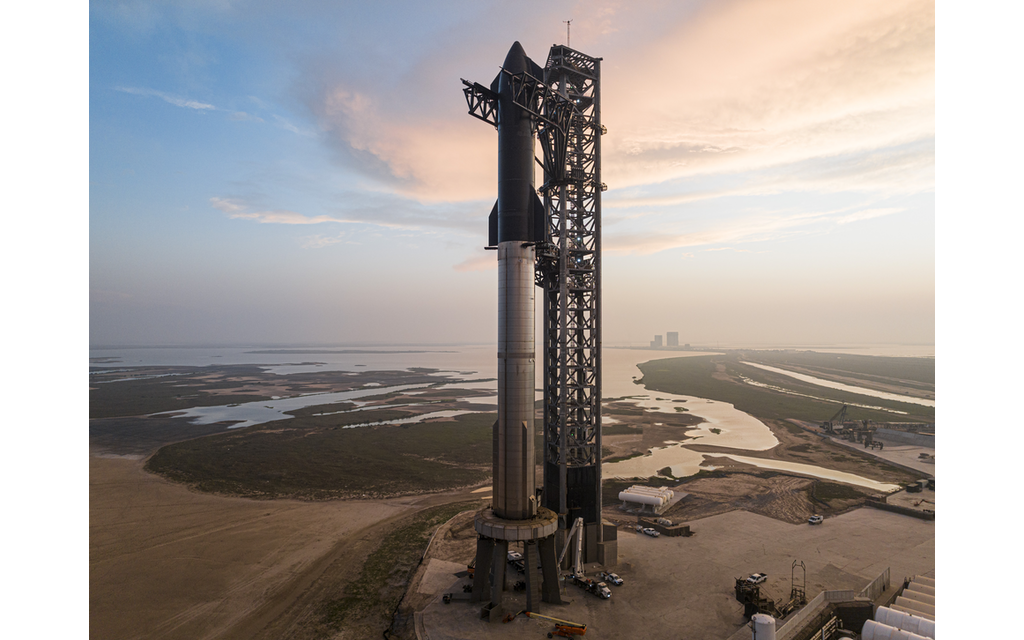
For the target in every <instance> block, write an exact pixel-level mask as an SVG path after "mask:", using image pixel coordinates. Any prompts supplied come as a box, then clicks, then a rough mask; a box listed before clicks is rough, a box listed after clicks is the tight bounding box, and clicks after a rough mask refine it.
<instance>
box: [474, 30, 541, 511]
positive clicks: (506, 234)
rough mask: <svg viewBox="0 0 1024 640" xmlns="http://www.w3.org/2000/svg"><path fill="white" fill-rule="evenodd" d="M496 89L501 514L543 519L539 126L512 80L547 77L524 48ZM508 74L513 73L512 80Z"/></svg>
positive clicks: (493, 226) (494, 221)
mask: <svg viewBox="0 0 1024 640" xmlns="http://www.w3.org/2000/svg"><path fill="white" fill-rule="evenodd" d="M502 69H503V71H502V72H501V73H499V74H498V76H497V77H496V78H495V79H494V82H492V83H491V91H492V92H494V93H496V94H497V95H498V118H497V120H498V200H497V202H496V203H495V204H494V208H493V209H492V210H491V214H490V217H489V218H488V240H489V242H488V244H489V245H490V246H491V247H492V248H494V247H496V248H497V251H498V421H497V423H496V424H495V426H494V434H493V438H494V443H493V444H494V452H493V456H494V460H493V463H494V490H493V494H492V499H493V502H492V505H493V509H494V514H495V515H496V516H498V517H499V518H504V519H507V520H527V519H530V518H533V517H534V516H535V515H536V514H537V507H538V504H537V494H536V478H535V464H536V454H535V451H534V412H535V409H534V398H535V393H534V387H535V378H534V371H535V368H536V345H535V341H534V318H535V304H534V297H535V296H534V261H535V247H534V244H535V243H536V242H539V241H543V240H544V235H545V218H544V206H543V204H541V202H540V199H539V198H538V197H537V192H536V190H535V189H534V164H535V159H534V158H535V152H534V141H535V135H534V122H533V119H532V118H531V116H530V114H529V113H528V112H526V111H525V110H523V109H522V108H520V107H519V106H517V105H516V104H515V102H514V101H513V98H512V95H513V87H512V83H511V80H510V75H509V74H519V73H522V72H524V71H525V72H527V73H529V74H530V75H532V76H534V77H535V78H542V77H543V70H542V69H541V68H540V67H539V66H538V65H537V64H536V63H535V62H533V61H532V60H530V58H529V57H527V55H526V52H525V51H523V47H522V45H520V44H519V42H516V43H515V44H513V45H512V48H510V49H509V51H508V55H507V56H505V62H504V64H503V65H502ZM506 72H507V73H506Z"/></svg>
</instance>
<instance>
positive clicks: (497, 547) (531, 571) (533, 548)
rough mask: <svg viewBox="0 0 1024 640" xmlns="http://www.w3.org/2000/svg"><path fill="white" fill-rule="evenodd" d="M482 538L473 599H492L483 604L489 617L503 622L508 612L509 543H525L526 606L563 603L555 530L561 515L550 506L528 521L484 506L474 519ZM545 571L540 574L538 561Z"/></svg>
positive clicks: (536, 607)
mask: <svg viewBox="0 0 1024 640" xmlns="http://www.w3.org/2000/svg"><path fill="white" fill-rule="evenodd" d="M474 526H475V528H476V531H477V533H478V534H479V537H478V538H477V544H476V571H475V573H474V576H473V598H472V600H473V602H483V601H484V600H485V599H487V598H488V596H489V598H490V601H489V602H488V603H486V604H485V605H484V607H483V612H484V615H485V617H487V619H488V620H490V621H491V622H499V621H501V619H502V618H503V617H504V615H505V610H504V602H503V601H504V591H505V565H506V563H507V556H508V543H509V542H517V541H521V542H523V543H524V544H523V551H524V554H523V560H524V563H525V565H526V608H527V610H528V611H539V610H540V602H538V601H537V597H538V596H539V597H540V601H542V602H547V603H549V604H563V602H562V598H561V595H560V593H559V584H558V567H557V558H556V557H555V538H554V533H555V531H557V530H558V516H557V515H555V513H554V512H553V511H551V510H549V509H545V508H543V507H541V508H539V509H538V513H537V516H536V517H534V518H530V519H528V520H505V519H503V518H499V517H497V516H495V515H494V512H493V511H492V510H491V509H484V510H483V511H481V512H480V513H478V514H477V516H476V521H475V522H474ZM538 559H539V560H540V565H541V571H540V574H539V575H538V573H537V560H538Z"/></svg>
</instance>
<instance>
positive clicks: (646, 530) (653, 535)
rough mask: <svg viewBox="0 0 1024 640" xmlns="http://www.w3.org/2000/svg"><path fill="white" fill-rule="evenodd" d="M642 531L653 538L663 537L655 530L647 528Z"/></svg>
mask: <svg viewBox="0 0 1024 640" xmlns="http://www.w3.org/2000/svg"><path fill="white" fill-rule="evenodd" d="M641 531H643V532H644V533H646V534H647V535H649V536H651V537H652V538H657V537H658V536H660V535H661V534H660V533H658V532H657V531H655V530H654V529H651V528H650V527H648V528H646V529H641Z"/></svg>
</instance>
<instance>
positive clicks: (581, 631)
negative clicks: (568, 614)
mask: <svg viewBox="0 0 1024 640" xmlns="http://www.w3.org/2000/svg"><path fill="white" fill-rule="evenodd" d="M581 519H582V518H581ZM523 613H524V614H526V617H527V618H540V619H542V620H548V621H549V622H553V623H555V630H554V632H552V633H549V634H548V637H549V638H550V637H552V636H561V637H563V638H568V637H569V636H582V635H586V633H587V625H585V624H582V623H579V622H569V621H568V620H559V619H558V618H552V617H551V616H542V615H540V614H539V613H533V612H532V611H524V612H523Z"/></svg>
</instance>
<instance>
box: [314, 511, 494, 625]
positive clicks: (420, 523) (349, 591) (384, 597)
mask: <svg viewBox="0 0 1024 640" xmlns="http://www.w3.org/2000/svg"><path fill="white" fill-rule="evenodd" d="M476 507H479V504H478V503H475V502H460V503H456V504H448V505H444V506H440V507H434V508H433V509H429V510H427V511H423V512H421V513H419V514H418V515H416V516H415V517H414V518H413V519H412V520H411V521H406V522H405V523H403V524H400V525H399V526H398V527H396V528H395V529H393V530H392V531H391V532H389V533H388V534H386V535H385V536H384V538H383V539H382V540H381V543H380V546H379V547H377V549H376V550H374V551H373V552H372V553H371V554H370V556H369V557H368V558H367V559H366V562H365V564H363V569H362V572H361V573H360V574H359V577H358V578H356V579H355V580H353V581H352V582H350V583H348V585H346V586H345V590H344V592H343V593H342V594H341V596H340V597H337V598H332V599H330V600H327V601H325V602H323V603H321V604H320V606H319V607H318V608H317V609H316V612H315V614H314V616H315V618H316V622H315V623H314V625H313V626H314V629H313V631H314V634H313V635H314V637H325V638H327V637H334V635H335V633H336V632H338V631H340V630H341V629H342V628H345V629H347V630H348V631H350V632H352V631H356V630H360V629H364V628H365V631H366V635H365V636H364V637H376V636H379V635H380V632H381V629H385V628H388V627H389V625H391V624H392V618H393V616H394V613H395V611H396V610H397V609H398V605H399V603H401V601H402V597H403V596H404V594H405V590H406V588H407V587H408V585H409V581H410V580H411V579H412V576H413V574H414V573H415V572H416V569H417V568H418V567H419V565H420V562H421V559H422V558H423V554H424V553H425V551H426V547H427V545H428V544H429V542H430V536H431V535H432V534H433V532H434V530H435V529H437V527H439V526H440V525H442V524H444V523H445V522H447V521H448V520H450V519H451V518H453V517H454V516H455V515H457V514H458V513H460V512H462V511H465V510H467V509H473V508H476ZM350 637H355V636H350Z"/></svg>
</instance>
